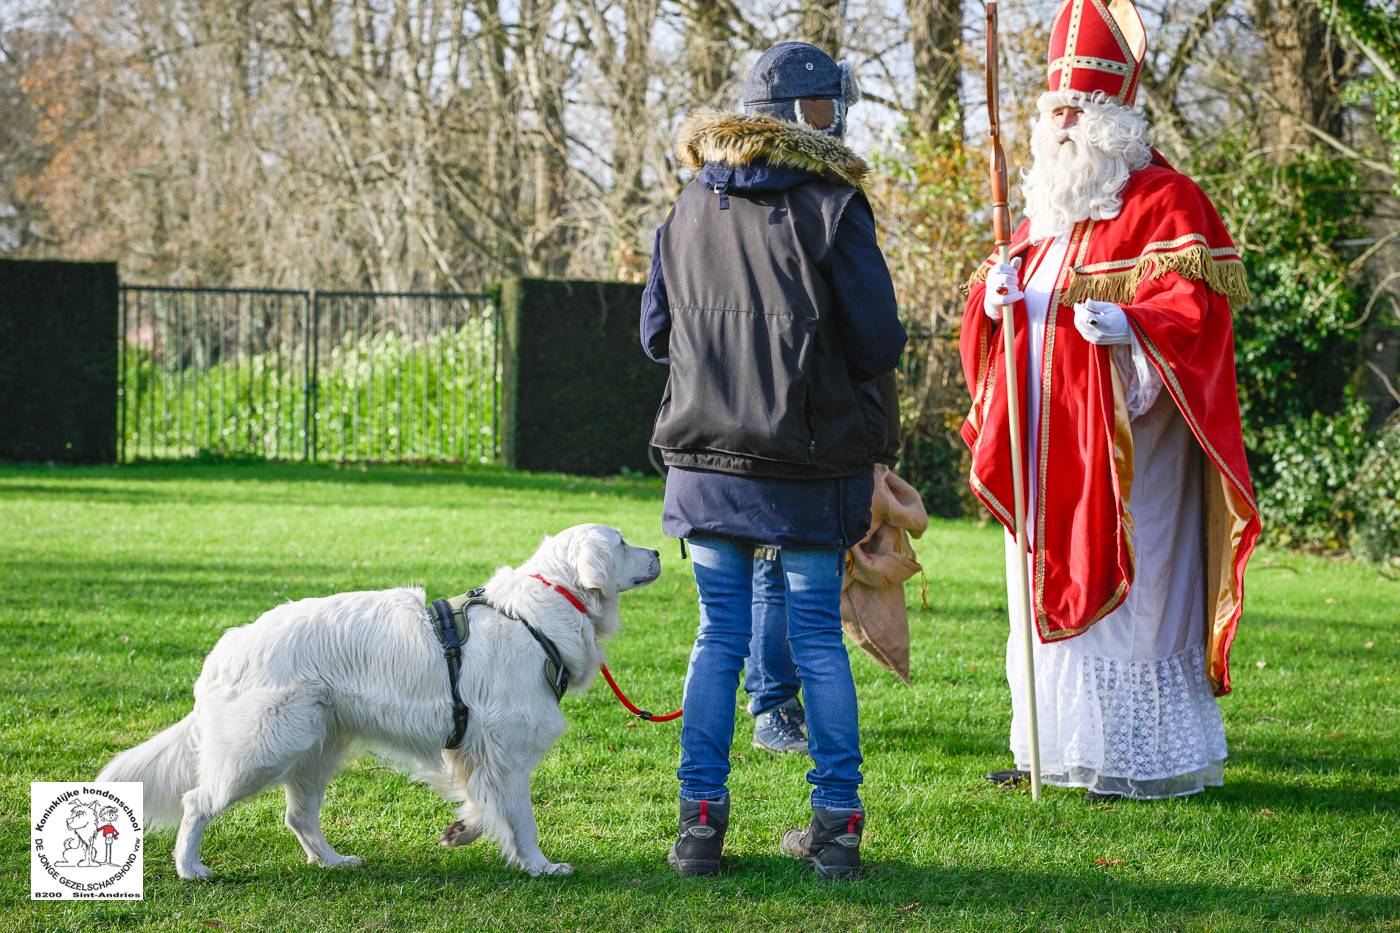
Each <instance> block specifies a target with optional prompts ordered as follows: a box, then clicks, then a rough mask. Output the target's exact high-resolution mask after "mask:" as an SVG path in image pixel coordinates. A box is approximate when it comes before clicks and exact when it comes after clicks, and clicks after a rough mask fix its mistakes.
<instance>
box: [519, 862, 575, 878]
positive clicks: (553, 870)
mask: <svg viewBox="0 0 1400 933" xmlns="http://www.w3.org/2000/svg"><path fill="white" fill-rule="evenodd" d="M529 871H530V877H531V878H538V877H540V876H541V875H572V874H573V873H574V866H572V865H570V864H569V863H568V862H545V863H544V864H543V865H541V866H539V867H538V868H531V869H530V870H529Z"/></svg>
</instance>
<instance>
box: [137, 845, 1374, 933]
mask: <svg viewBox="0 0 1400 933" xmlns="http://www.w3.org/2000/svg"><path fill="white" fill-rule="evenodd" d="M664 849H665V842H664V841H663V840H658V842H657V855H656V857H655V858H650V859H644V860H638V859H627V860H615V861H606V862H594V863H588V864H584V863H578V864H575V866H574V867H575V869H576V871H577V874H575V875H573V876H571V877H567V878H542V879H530V878H527V877H526V876H525V875H523V874H522V873H520V872H518V871H515V870H513V869H509V868H506V867H505V866H504V865H502V864H501V863H500V862H499V861H498V860H497V859H496V858H495V854H494V852H493V853H491V854H490V855H489V856H483V855H481V854H476V853H473V854H472V855H470V856H466V853H463V856H466V857H463V858H460V860H458V861H457V863H456V864H453V862H452V860H449V861H448V862H447V863H446V864H444V862H443V861H442V860H441V859H439V858H435V857H433V856H430V855H427V854H426V853H425V857H424V858H423V859H421V861H414V860H412V859H411V858H407V857H404V855H401V856H399V857H397V858H391V859H389V860H380V861H377V862H375V861H371V862H370V863H369V864H368V865H366V866H365V867H364V868H360V869H356V870H353V871H347V870H337V871H325V870H321V869H315V868H310V867H305V868H303V867H299V866H298V867H295V868H291V866H289V868H290V871H289V872H288V873H286V874H282V873H278V874H276V875H275V876H273V877H268V876H267V873H266V872H264V871H256V870H254V871H239V870H237V869H236V868H234V869H232V870H230V871H227V872H220V871H219V869H218V867H216V866H215V865H214V863H212V862H211V867H213V868H214V870H215V872H216V878H217V880H216V882H215V883H214V884H213V885H210V886H205V885H198V886H195V885H174V884H172V883H171V882H169V881H167V882H164V883H162V884H161V885H160V887H162V888H164V889H166V890H165V895H166V896H164V897H162V898H161V900H163V901H166V902H167V903H170V902H171V901H172V900H173V898H171V897H170V895H172V894H174V893H175V892H176V891H179V892H181V893H186V894H188V895H189V898H188V900H190V901H196V900H199V899H200V895H201V894H202V893H204V892H210V891H219V892H220V893H222V894H224V895H225V896H227V895H234V896H237V897H250V898H251V897H267V896H268V892H267V891H266V890H265V889H266V888H294V890H295V893H296V895H297V896H298V897H299V898H316V897H326V898H340V897H354V898H356V899H363V900H368V901H371V902H375V903H392V902H394V901H400V902H403V901H408V902H412V903H415V905H421V904H423V903H433V902H436V901H438V900H439V899H441V898H443V897H444V896H448V897H453V898H459V897H464V896H466V897H471V898H473V899H474V903H475V904H476V905H477V906H478V908H479V909H480V912H481V913H483V914H486V915H489V914H490V913H493V912H494V911H496V910H500V911H505V912H507V913H510V914H518V913H519V911H520V910H521V908H522V907H523V906H524V905H527V904H539V903H541V902H543V901H549V902H555V903H559V902H560V901H561V900H563V901H567V902H569V903H571V904H572V905H573V907H574V908H587V907H589V906H593V905H598V904H604V905H606V908H607V910H608V917H607V922H600V923H599V925H598V926H599V928H604V927H611V926H615V925H617V924H619V923H623V922H626V921H628V920H631V921H633V922H635V921H636V920H637V919H639V918H641V917H646V918H650V920H651V921H653V922H659V923H662V924H663V925H667V924H668V921H671V922H674V920H675V918H677V917H678V916H691V917H693V916H694V913H693V912H694V911H695V910H696V909H702V908H703V909H704V910H706V911H718V912H719V914H716V915H713V916H712V919H713V920H714V921H715V922H717V923H719V927H720V928H729V927H728V926H727V924H726V923H725V922H722V920H721V915H722V916H723V920H727V921H730V922H732V921H735V920H737V919H738V918H737V917H736V916H734V915H733V914H732V913H726V912H727V911H732V910H733V909H734V908H735V907H738V906H742V905H744V904H749V905H750V907H749V908H748V909H749V910H751V911H752V915H751V917H750V919H751V920H752V921H754V922H759V921H760V919H761V916H760V915H768V916H769V917H772V916H773V915H775V914H777V915H785V914H791V913H794V912H795V913H799V914H802V915H805V916H807V917H808V918H809V921H810V927H811V928H814V929H816V928H826V927H828V926H829V925H830V920H831V917H832V916H833V915H828V914H827V913H825V912H824V911H827V910H831V911H837V912H848V911H849V910H850V909H851V908H852V906H853V905H858V909H859V910H861V911H862V912H871V914H873V915H874V916H879V915H881V914H885V915H887V919H888V920H896V919H899V920H903V919H905V918H907V919H908V920H909V921H910V922H914V923H919V922H920V921H921V920H922V922H923V923H936V922H937V921H938V919H939V917H940V915H945V916H946V915H947V914H948V913H951V912H956V915H957V916H959V917H966V916H968V915H973V916H976V915H986V916H987V917H988V920H989V922H999V923H1001V924H1005V923H1007V922H1010V920H1011V917H1009V916H1008V915H1019V916H1020V922H1023V923H1029V924H1034V923H1036V922H1037V917H1038V915H1043V917H1044V919H1045V920H1048V921H1050V922H1052V923H1054V924H1055V925H1056V926H1059V925H1060V924H1063V923H1064V922H1065V921H1066V919H1067V918H1078V919H1079V920H1080V921H1085V922H1087V921H1089V920H1090V919H1091V918H1095V919H1098V920H1100V921H1102V920H1106V919H1107V918H1108V916H1109V915H1110V914H1111V915H1113V916H1116V917H1120V918H1124V919H1125V920H1126V918H1127V917H1130V916H1134V915H1136V917H1137V922H1136V925H1141V924H1142V921H1143V919H1145V917H1147V916H1150V917H1151V919H1152V924H1153V926H1154V927H1155V928H1158V929H1161V928H1164V927H1167V926H1171V925H1176V924H1190V923H1192V922H1193V921H1198V920H1199V919H1201V918H1204V917H1214V918H1217V919H1218V918H1219V917H1222V916H1229V917H1236V918H1239V919H1241V920H1243V921H1245V922H1248V921H1249V920H1257V919H1267V920H1272V921H1284V922H1290V923H1296V924H1304V925H1307V924H1313V923H1320V922H1333V923H1336V922H1341V921H1347V922H1357V921H1374V920H1381V919H1386V918H1391V917H1394V916H1395V915H1396V913H1397V911H1400V897H1394V896H1387V895H1375V894H1361V893H1340V894H1339V893H1335V892H1328V893H1323V892H1318V893H1309V892H1308V891H1306V890H1299V889H1298V888H1297V887H1296V886H1294V887H1287V888H1285V887H1269V886H1265V885H1254V886H1240V885H1218V884H1210V883H1205V882H1201V883H1189V882H1186V883H1183V882H1167V881H1160V882H1159V881H1144V880H1139V879H1135V878H1132V877H1125V874H1126V873H1128V872H1131V871H1134V870H1135V869H1134V867H1133V866H1123V867H1121V868H1117V867H1115V868H1111V869H1105V870H1098V871H1091V872H1084V871H1082V870H1080V871H1066V872H1061V873H1048V872H1042V871H1016V870H1012V869H1007V868H1002V867H993V868H985V869H984V868H978V867H976V866H965V867H956V868H950V867H943V866H926V865H917V864H911V863H908V862H904V861H900V860H886V859H878V858H876V859H873V860H870V859H868V860H867V862H866V865H865V870H864V875H863V877H862V878H861V879H860V880H859V881H856V882H824V881H821V880H820V879H818V878H816V877H815V876H814V875H813V874H812V873H811V872H810V870H808V869H806V868H805V866H802V865H800V864H798V863H796V862H794V861H793V860H791V859H787V858H782V857H780V856H776V855H742V856H731V857H727V858H726V863H725V870H724V871H723V872H722V873H721V874H720V875H719V876H717V877H713V878H679V877H677V876H676V875H675V874H674V873H673V872H672V871H671V869H670V868H668V867H667V866H666V864H665V861H664ZM153 854H154V853H153ZM229 854H233V853H229ZM405 855H408V854H407V853H405ZM1141 867H1142V866H1138V868H1141ZM148 896H149V895H148ZM181 899H182V900H183V899H184V898H181ZM476 899H481V900H476ZM756 902H762V907H761V908H760V907H759V906H758V903H756ZM561 906H562V905H561ZM597 919H599V920H600V921H601V920H603V919H604V918H601V917H600V918H597ZM1071 922H1073V921H1071ZM1124 925H1125V926H1128V925H1134V924H1129V923H1126V922H1125V923H1124Z"/></svg>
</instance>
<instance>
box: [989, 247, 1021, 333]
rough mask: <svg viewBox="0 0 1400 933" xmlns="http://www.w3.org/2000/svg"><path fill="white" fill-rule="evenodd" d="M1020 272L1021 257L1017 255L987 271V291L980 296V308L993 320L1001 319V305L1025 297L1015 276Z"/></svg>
mask: <svg viewBox="0 0 1400 933" xmlns="http://www.w3.org/2000/svg"><path fill="white" fill-rule="evenodd" d="M1020 272H1021V257H1020V256H1017V257H1016V258H1015V259H1013V260H1011V263H1010V264H1009V265H1008V264H1007V263H1004V262H999V263H997V264H996V265H995V266H992V268H991V270H990V271H989V272H988V273H987V292H986V294H985V296H984V297H983V298H982V310H983V311H984V312H985V313H986V315H987V317H989V318H990V319H992V320H993V321H1000V320H1001V306H1002V305H1009V304H1011V303H1013V302H1016V301H1020V300H1021V299H1022V298H1024V297H1026V296H1025V295H1024V294H1022V293H1021V284H1020V282H1019V281H1018V279H1017V277H1018V276H1019V275H1020Z"/></svg>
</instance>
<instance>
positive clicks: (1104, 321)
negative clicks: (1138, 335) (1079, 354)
mask: <svg viewBox="0 0 1400 933" xmlns="http://www.w3.org/2000/svg"><path fill="white" fill-rule="evenodd" d="M1074 326H1075V327H1076V328H1077V329H1078V330H1079V333H1081V334H1083V335H1084V339H1085V340H1087V341H1089V342H1090V343H1092V344H1094V345H1095V346H1100V347H1108V346H1112V345H1114V344H1117V343H1127V342H1128V340H1129V336H1128V335H1129V334H1130V333H1131V332H1132V329H1131V328H1130V327H1129V326H1128V316H1127V315H1126V314H1124V313H1123V309H1122V308H1120V307H1118V306H1117V305H1116V304H1114V303H1113V302H1111V301H1093V300H1090V301H1081V302H1080V303H1079V304H1077V305H1075V306H1074Z"/></svg>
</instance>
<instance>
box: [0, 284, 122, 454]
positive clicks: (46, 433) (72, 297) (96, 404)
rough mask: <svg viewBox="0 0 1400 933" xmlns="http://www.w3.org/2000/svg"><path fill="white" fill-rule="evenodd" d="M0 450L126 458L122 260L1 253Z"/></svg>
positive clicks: (3, 452)
mask: <svg viewBox="0 0 1400 933" xmlns="http://www.w3.org/2000/svg"><path fill="white" fill-rule="evenodd" d="M0 347H3V348H4V356H3V357H0V412H3V413H4V415H3V418H4V421H3V426H2V427H0V459H4V460H56V461H65V462H70V463H112V462H114V461H115V460H116V458H117V266H116V264H115V263H110V262H47V261H45V262H32V261H26V260H15V259H0Z"/></svg>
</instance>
